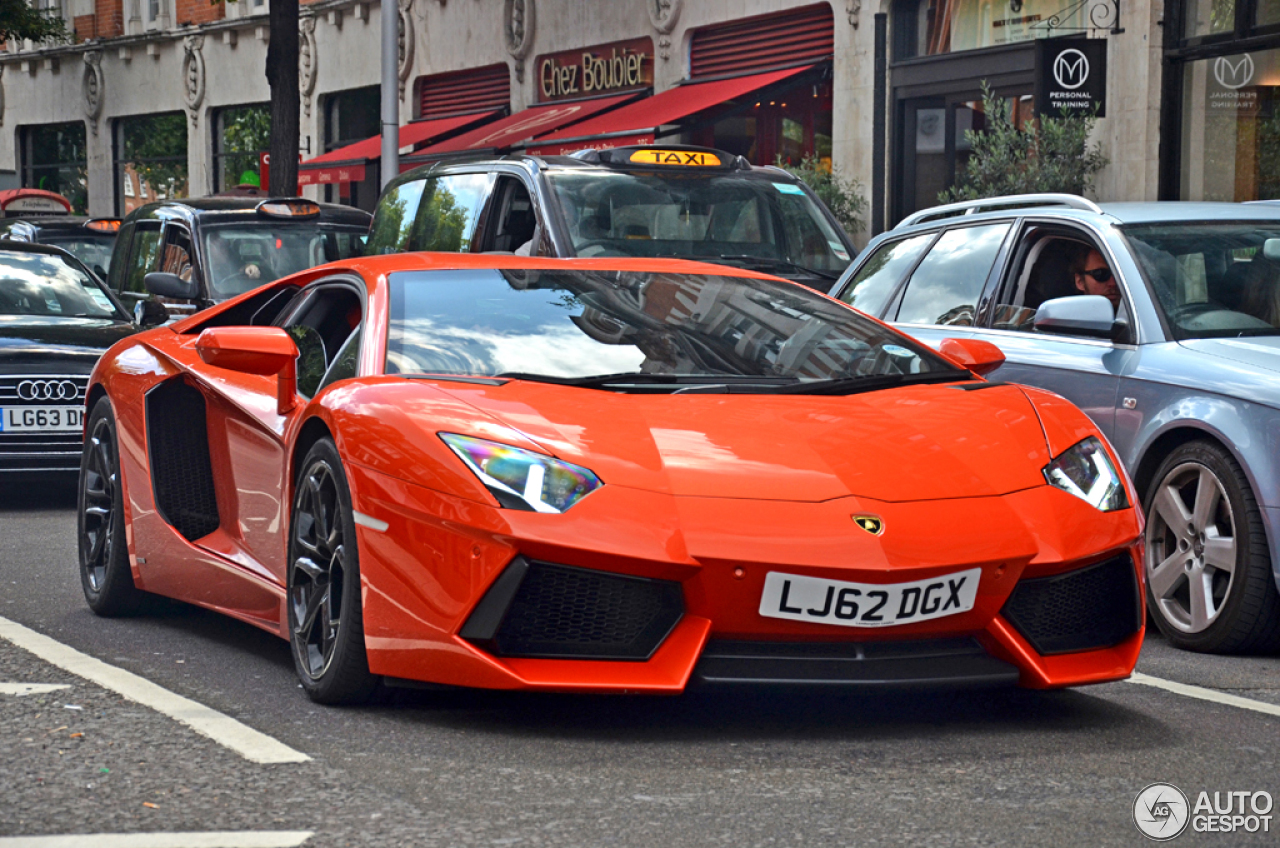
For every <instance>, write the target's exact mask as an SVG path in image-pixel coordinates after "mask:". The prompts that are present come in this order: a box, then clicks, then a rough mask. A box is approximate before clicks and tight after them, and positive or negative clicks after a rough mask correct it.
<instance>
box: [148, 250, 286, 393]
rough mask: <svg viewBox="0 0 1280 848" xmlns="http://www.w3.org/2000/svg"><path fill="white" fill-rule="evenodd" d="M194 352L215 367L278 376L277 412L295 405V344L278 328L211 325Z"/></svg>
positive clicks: (207, 363)
mask: <svg viewBox="0 0 1280 848" xmlns="http://www.w3.org/2000/svg"><path fill="white" fill-rule="evenodd" d="M148 276H150V275H148ZM196 353H198V354H200V359H202V360H203V361H204V362H205V364H206V365H212V366H214V367H215V368H226V369H227V370H228V371H239V372H240V373H242V374H261V375H264V376H270V375H272V374H275V375H278V376H279V381H278V383H277V385H276V413H277V414H279V415H284V414H285V413H287V412H288V411H289V410H291V409H293V408H294V407H295V406H297V394H298V372H297V362H298V346H297V345H295V344H294V343H293V339H291V338H290V337H289V334H288V333H286V332H285V331H284V330H282V329H281V328H279V327H210V328H209V329H207V330H205V331H204V332H203V333H201V334H200V336H199V337H198V338H197V339H196Z"/></svg>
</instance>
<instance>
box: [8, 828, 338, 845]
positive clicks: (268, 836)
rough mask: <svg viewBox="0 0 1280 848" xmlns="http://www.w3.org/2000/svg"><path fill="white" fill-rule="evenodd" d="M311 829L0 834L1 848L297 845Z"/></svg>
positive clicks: (307, 837) (310, 833)
mask: <svg viewBox="0 0 1280 848" xmlns="http://www.w3.org/2000/svg"><path fill="white" fill-rule="evenodd" d="M313 834H314V831H310V830H239V831H237V830H223V831H209V832H206V833H198V832H197V833H76V834H69V835H65V836H0V848H85V846H89V845H92V846H93V848H296V846H298V845H301V844H302V843H304V842H306V841H307V840H308V839H310V838H311V837H312V835H313Z"/></svg>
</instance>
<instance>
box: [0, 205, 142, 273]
mask: <svg viewBox="0 0 1280 848" xmlns="http://www.w3.org/2000/svg"><path fill="white" fill-rule="evenodd" d="M119 230H120V219H119V218H85V217H83V216H80V215H37V216H31V217H23V218H5V219H3V220H0V239H7V240H9V241H24V242H28V243H30V244H51V245H54V246H55V247H60V248H62V249H63V250H65V251H67V252H68V253H70V254H71V255H72V256H74V257H75V258H76V259H79V260H80V261H81V262H83V263H84V264H85V265H87V266H88V267H89V268H90V269H91V270H92V271H93V273H95V274H97V275H98V276H99V277H101V278H102V279H104V280H105V279H106V278H107V273H108V271H109V270H110V269H111V251H112V249H113V248H114V247H115V243H116V233H118V232H119Z"/></svg>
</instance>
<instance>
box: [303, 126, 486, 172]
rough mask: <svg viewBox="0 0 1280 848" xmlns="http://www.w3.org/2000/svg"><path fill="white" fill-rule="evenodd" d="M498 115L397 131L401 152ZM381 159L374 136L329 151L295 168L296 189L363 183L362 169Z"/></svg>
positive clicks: (378, 139)
mask: <svg viewBox="0 0 1280 848" xmlns="http://www.w3.org/2000/svg"><path fill="white" fill-rule="evenodd" d="M496 114H497V112H486V113H481V114H471V115H454V116H453V117H451V118H437V119H436V120H434V121H414V122H413V123H410V124H405V125H404V126H402V127H401V128H400V138H399V142H400V150H401V152H406V151H405V148H406V147H407V148H409V149H410V150H412V149H413V148H414V147H416V146H417V145H419V144H422V143H423V142H425V141H430V140H431V139H433V138H438V137H440V136H442V135H446V134H448V133H450V132H453V131H456V130H457V129H458V128H459V127H466V126H469V125H470V124H474V123H477V122H478V121H483V120H487V119H489V118H491V117H493V116H494V115H496ZM380 156H382V136H379V135H375V136H374V137H373V138H366V139H365V140H364V141H357V142H356V143H355V144H348V145H347V146H346V147H339V148H338V149H337V150H330V151H329V152H328V153H326V154H324V155H323V156H317V157H316V158H314V159H308V160H307V161H306V162H302V163H300V164H299V165H298V185H311V184H313V183H346V182H359V181H361V180H363V179H364V177H365V174H364V166H365V165H367V164H368V163H369V162H373V161H375V160H377V159H378V158H379V157H380Z"/></svg>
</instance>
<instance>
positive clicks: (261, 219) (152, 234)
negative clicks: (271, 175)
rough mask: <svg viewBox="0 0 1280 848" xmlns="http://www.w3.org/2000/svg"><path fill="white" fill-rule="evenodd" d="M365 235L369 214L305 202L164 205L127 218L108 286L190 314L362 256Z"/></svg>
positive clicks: (213, 200) (210, 200)
mask: <svg viewBox="0 0 1280 848" xmlns="http://www.w3.org/2000/svg"><path fill="white" fill-rule="evenodd" d="M368 231H369V213H368V212H364V211H361V210H359V209H353V208H352V207H350V206H338V205H334V204H327V203H315V202H313V201H310V200H303V199H301V198H282V199H267V200H261V199H258V198H252V197H203V198H195V199H186V200H166V201H161V202H159V203H151V204H148V205H146V206H143V207H141V208H139V209H135V210H134V211H133V212H131V213H129V215H128V217H126V218H125V219H124V223H123V224H122V225H121V227H120V235H119V237H118V238H117V240H116V247H115V252H114V253H113V255H112V260H111V270H110V274H109V276H108V283H109V285H110V286H111V288H112V290H113V291H115V292H116V293H117V294H118V295H120V297H121V298H123V299H124V301H125V302H126V303H133V302H137V301H139V300H143V299H147V298H149V297H151V296H153V295H155V296H158V297H159V298H160V299H161V300H162V301H163V302H164V303H165V305H166V307H167V308H168V309H169V311H170V312H173V313H183V312H193V311H195V310H197V309H203V308H205V307H207V306H211V305H212V304H215V303H220V302H222V301H224V300H229V299H230V298H233V297H235V296H236V295H239V294H243V293H244V292H247V291H250V290H251V289H255V288H257V287H258V286H260V285H263V284H264V283H269V282H271V281H272V280H277V279H279V278H280V277H283V276H286V275H288V274H292V273H294V272H296V271H303V270H305V269H307V268H311V267H313V266H316V265H321V264H323V263H325V262H331V261H333V260H335V259H348V258H350V257H352V256H359V255H361V254H362V253H363V252H364V240H365V237H366V236H367V234H368Z"/></svg>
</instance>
